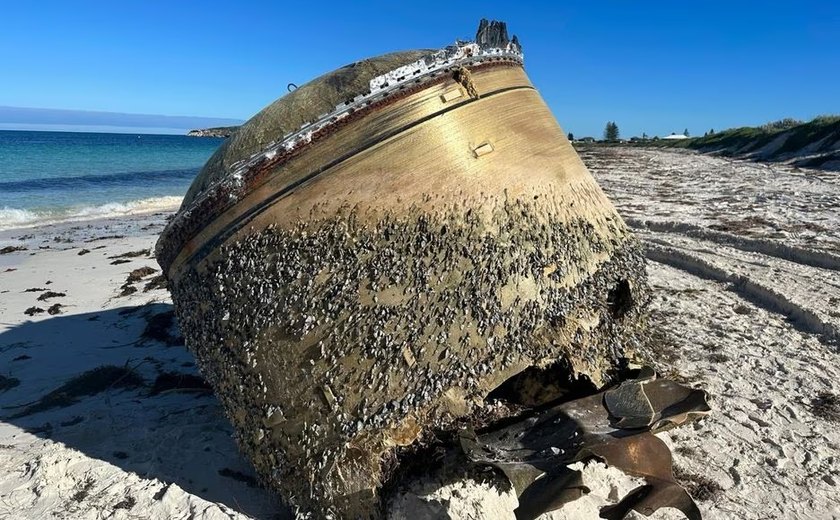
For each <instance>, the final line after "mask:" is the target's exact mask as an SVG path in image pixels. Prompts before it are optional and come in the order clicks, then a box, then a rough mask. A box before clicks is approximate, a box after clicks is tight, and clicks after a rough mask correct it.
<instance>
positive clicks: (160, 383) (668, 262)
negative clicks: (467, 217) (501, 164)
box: [0, 147, 840, 519]
mask: <svg viewBox="0 0 840 520" xmlns="http://www.w3.org/2000/svg"><path fill="white" fill-rule="evenodd" d="M581 155H582V157H583V159H584V162H585V163H586V164H587V166H588V167H589V168H590V170H591V171H592V173H593V175H594V176H595V177H596V179H597V180H598V182H599V183H600V184H601V186H602V187H603V188H604V190H605V191H606V192H607V194H608V195H609V196H610V198H611V199H612V200H613V202H614V203H615V205H616V206H617V207H618V209H619V211H620V213H621V214H622V216H623V217H624V218H625V219H626V220H627V221H628V223H629V224H630V225H631V226H632V227H633V228H635V229H636V231H637V233H638V236H639V238H640V239H641V240H642V242H643V243H644V245H645V246H646V248H647V251H648V256H649V259H651V261H650V262H649V267H648V273H649V277H650V284H651V286H652V287H653V289H654V299H653V302H652V303H651V312H652V316H653V320H654V321H655V322H656V323H658V324H659V325H661V328H662V330H663V333H662V335H661V338H658V339H661V341H658V342H657V345H658V347H657V350H656V351H654V352H649V353H646V354H647V361H648V362H649V363H653V364H654V366H655V368H657V369H658V370H660V371H662V372H663V373H667V374H669V375H670V376H671V377H675V378H678V379H680V380H683V381H687V382H688V383H690V384H691V385H694V386H698V387H701V388H704V389H706V390H707V391H708V392H709V394H710V395H711V396H712V406H713V408H714V411H713V413H712V414H711V415H710V416H709V417H708V418H705V419H703V420H701V421H700V422H699V423H696V424H695V425H693V426H688V427H684V428H680V429H677V430H673V431H671V432H669V433H664V434H660V436H661V437H662V438H663V439H665V440H666V442H668V443H669V445H670V446H671V447H672V451H673V452H674V458H675V466H676V467H677V470H678V471H677V477H678V480H680V481H681V482H682V483H683V484H684V485H685V486H686V487H687V489H688V490H689V491H690V492H691V493H692V495H693V496H694V498H695V499H696V500H697V502H698V504H699V506H700V509H701V511H702V512H703V515H704V518H707V519H715V518H748V519H767V518H796V519H806V518H809V519H810V518H820V519H822V518H840V455H838V453H840V452H838V446H840V359H838V348H840V347H839V346H838V345H840V178H838V177H837V175H836V174H832V173H824V174H823V173H820V172H816V171H808V170H795V169H792V168H790V167H787V166H777V165H767V164H759V163H748V162H741V161H732V160H728V159H723V158H716V157H710V156H705V155H698V154H693V153H686V152H673V151H660V150H646V149H636V148H627V147H597V148H589V149H584V150H582V151H581ZM169 215H170V213H168V212H159V213H151V214H143V215H135V216H131V217H123V218H118V219H101V220H94V221H86V222H79V223H72V222H70V223H64V224H59V225H54V226H42V227H35V228H28V229H17V230H15V229H12V230H6V231H2V232H0V250H2V251H4V253H3V254H0V376H2V379H0V518H67V519H70V518H74V519H75V518H91V519H93V518H118V519H119V518H161V519H163V518H184V519H186V518H191V519H215V518H225V519H228V518H243V519H244V518H255V519H273V518H287V517H289V512H288V511H286V510H285V508H284V507H283V506H282V505H281V503H280V502H279V500H277V499H276V498H274V497H272V496H271V495H270V494H269V493H268V492H267V491H264V490H262V489H260V488H259V487H258V486H257V485H256V481H255V476H254V473H253V470H252V469H251V468H250V465H249V463H248V462H247V461H246V460H245V458H244V457H243V456H242V455H240V454H239V452H238V450H237V447H236V443H235V440H234V439H233V437H232V435H233V430H232V428H231V426H230V425H229V423H228V422H227V420H226V419H225V417H224V416H223V414H222V411H221V408H220V405H219V403H218V401H217V400H216V398H215V397H214V396H213V394H212V392H210V391H209V390H208V389H207V388H206V387H204V386H203V385H202V381H201V380H200V379H199V378H198V377H197V376H198V375H199V374H198V372H197V369H196V366H195V363H194V360H193V358H192V356H191V354H190V353H189V352H188V351H187V350H186V348H185V347H184V345H183V342H182V340H181V338H180V335H179V333H178V330H177V325H176V324H175V323H174V319H173V316H172V306H171V302H170V299H169V294H168V292H167V291H166V290H165V288H163V287H161V284H160V282H161V279H160V278H158V277H159V275H160V274H161V273H160V267H159V266H158V265H157V263H156V262H155V260H154V257H153V248H154V243H155V241H156V239H157V235H158V233H159V232H160V230H161V229H162V228H163V226H164V225H165V220H166V218H167V216H169ZM144 268H148V269H144ZM132 273H134V274H133V276H132ZM130 277H131V280H134V281H130V280H129V278H130ZM38 309H40V311H39V310H38ZM28 310H29V313H27V311H28ZM101 367H105V368H101ZM97 369H98V370H97ZM90 371H95V372H90ZM83 375H84V377H81V378H80V377H79V376H83ZM592 473H594V474H595V475H596V477H597V475H599V474H600V475H603V473H604V472H603V471H601V472H600V473H598V472H594V471H593V472H592ZM621 485H623V484H622V483H621V479H615V481H614V482H612V481H610V482H607V483H606V484H604V485H602V486H600V487H598V486H592V487H593V496H592V497H585V498H584V499H581V500H585V501H588V503H589V505H590V507H589V508H588V509H587V508H585V507H584V504H576V503H572V504H569V505H567V506H566V507H565V508H564V509H563V510H561V511H558V512H555V513H552V514H549V515H546V517H548V518H556V519H560V518H572V517H575V516H574V514H572V513H571V512H572V511H577V512H578V513H575V514H578V515H579V514H582V513H580V511H589V512H590V513H591V512H592V511H597V508H596V507H595V506H597V505H598V504H605V503H609V502H611V501H612V502H614V501H616V499H617V497H616V493H615V489H614V488H615V487H616V486H621ZM466 488H467V492H465V493H456V494H454V496H455V498H453V494H447V495H445V496H444V494H439V495H436V496H429V497H427V499H428V500H432V501H434V500H449V501H450V505H448V506H447V507H451V511H452V517H453V518H477V517H481V515H482V511H485V512H487V511H489V509H487V510H483V509H482V507H484V506H483V505H482V504H473V505H472V506H470V507H460V509H459V500H460V501H461V505H463V500H467V499H466V498H462V499H458V498H457V497H458V496H461V497H466V496H468V495H469V493H479V492H477V491H476V489H475V486H466ZM478 496H480V493H479V495H478ZM598 496H600V498H598ZM511 498H512V502H511V500H510V499H511ZM503 502H504V501H503ZM504 503H507V504H511V503H512V504H513V506H514V507H515V497H508V499H507V502H504ZM486 506H487V507H488V508H489V507H496V508H498V507H499V503H498V502H496V503H494V504H487V505H486ZM575 508H577V509H575ZM502 509H504V508H502ZM509 509H510V507H509ZM459 511H460V512H459ZM487 514H488V515H489V514H490V513H489V512H487ZM493 514H494V517H497V518H499V517H501V518H504V517H505V516H504V511H503V512H502V513H499V509H496V513H493ZM470 515H472V516H470ZM476 515H478V516H476ZM499 515H502V516H499ZM508 517H509V518H513V516H512V512H511V513H510V515H509V516H508ZM678 517H679V516H677V515H673V514H672V512H671V511H662V512H660V513H658V514H657V515H654V516H653V517H652V518H678Z"/></svg>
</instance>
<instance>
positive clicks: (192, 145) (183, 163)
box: [0, 130, 222, 229]
mask: <svg viewBox="0 0 840 520" xmlns="http://www.w3.org/2000/svg"><path fill="white" fill-rule="evenodd" d="M221 143H222V139H215V138H204V137H187V136H180V135H147V134H143V135H141V134H103V133H81V132H38V131H5V130H0V229H8V228H14V227H24V226H29V225H33V224H39V223H45V222H54V221H61V220H69V219H88V218H96V217H104V216H115V215H123V214H127V213H133V212H139V211H151V210H155V209H158V208H168V207H173V206H177V205H178V204H179V203H180V200H181V198H182V197H183V195H184V193H186V191H187V188H188V187H189V185H190V183H191V182H192V180H193V178H194V177H195V175H196V173H198V170H199V169H200V168H201V166H202V165H203V164H204V163H205V161H207V159H208V158H209V157H210V156H211V155H212V154H213V152H214V151H215V150H216V148H218V146H219V145H220V144H221Z"/></svg>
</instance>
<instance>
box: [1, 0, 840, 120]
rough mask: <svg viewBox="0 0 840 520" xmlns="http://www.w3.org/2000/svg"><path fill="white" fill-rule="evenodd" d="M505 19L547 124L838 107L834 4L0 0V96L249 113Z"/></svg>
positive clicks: (194, 112) (799, 114)
mask: <svg viewBox="0 0 840 520" xmlns="http://www.w3.org/2000/svg"><path fill="white" fill-rule="evenodd" d="M482 17H486V18H495V19H500V20H504V21H506V22H508V27H509V30H510V31H511V32H512V33H515V34H517V35H519V37H520V40H521V42H522V44H523V47H524V51H525V57H526V69H527V71H528V74H529V75H530V77H531V79H532V80H533V82H534V83H535V84H536V86H537V87H538V88H539V89H540V92H541V93H542V94H543V96H544V98H545V99H546V101H547V102H548V104H549V106H550V107H551V109H552V110H553V112H554V114H555V115H556V117H557V119H558V120H559V121H560V124H561V125H562V126H563V127H564V128H565V129H566V130H567V131H571V132H574V133H575V134H576V135H577V136H583V135H596V136H597V135H600V133H601V132H602V130H603V127H604V124H605V123H606V121H608V120H614V121H616V122H617V123H618V125H619V128H620V129H621V133H622V135H623V136H631V135H638V134H641V133H642V132H647V133H648V134H649V135H655V134H658V135H666V134H669V133H671V132H681V131H682V130H683V129H684V128H686V127H687V128H688V129H689V130H690V131H691V132H692V133H694V134H697V133H703V132H704V131H706V130H708V129H710V128H715V129H717V130H720V129H724V128H728V127H733V126H742V125H756V124H761V123H763V122H767V121H769V120H774V119H780V118H783V117H796V118H800V119H809V118H811V117H814V116H816V115H819V114H824V113H838V112H840V29H839V28H840V2H836V1H830V0H827V1H823V2H813V1H798V2H774V1H765V2H747V1H739V0H729V1H727V2H718V1H687V0H686V1H677V0H672V1H669V2H618V1H615V2H577V1H560V2H522V1H511V0H508V1H506V2H496V1H491V0H484V1H482V2H440V3H433V4H430V3H428V2H405V1H402V2H394V1H390V2H369V3H362V2H342V3H331V2H328V1H324V0H321V1H318V2H314V1H312V2H294V3H293V2H279V1H273V2H269V1H265V2H261V1H250V2H249V1H244V0H243V1H230V0H226V1H224V2H216V1H208V0H205V1H201V2H197V1H195V2H193V1H189V2H188V1H178V2H173V1H157V0H149V1H142V2H114V1H113V0H110V1H107V2H105V1H102V2H100V1H92V0H90V1H78V2H68V1H63V2H45V1H36V0H33V1H31V2H28V1H27V2H7V3H4V5H3V9H2V21H0V25H2V29H0V79H1V80H0V105H6V106H22V107H41V108H62V109H77V110H102V111H114V112H128V113H147V114H166V115H189V116H212V117H225V118H240V119H247V118H248V117H250V116H251V115H253V114H254V113H255V112H257V111H258V110H260V109H261V108H262V107H263V106H265V105H266V104H268V103H270V102H271V101H273V100H274V99H276V98H277V97H279V96H280V95H282V94H283V93H284V92H285V89H286V85H287V84H288V83H289V82H294V83H298V84H301V83H304V82H305V81H307V80H308V79H311V78H313V77H315V76H317V75H319V74H321V73H324V72H327V71H329V70H332V69H334V68H336V67H339V66H341V65H344V64H346V63H349V62H352V61H355V60H357V59H360V58H364V57H368V56H372V55H377V54H381V53H384V52H390V51H394V50H400V49H409V48H429V47H431V48H438V47H441V46H444V45H446V44H449V43H451V42H452V41H453V40H454V39H455V38H458V37H460V38H464V39H466V38H471V37H472V36H473V35H474V32H475V28H476V26H477V24H478V20H479V19H480V18H482Z"/></svg>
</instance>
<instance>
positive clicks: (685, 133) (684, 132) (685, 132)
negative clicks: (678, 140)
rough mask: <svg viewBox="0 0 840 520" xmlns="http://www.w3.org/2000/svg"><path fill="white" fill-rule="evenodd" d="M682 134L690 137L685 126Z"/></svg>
mask: <svg viewBox="0 0 840 520" xmlns="http://www.w3.org/2000/svg"><path fill="white" fill-rule="evenodd" d="M683 135H684V136H686V137H691V136H690V135H689V133H688V128H686V129H685V130H683Z"/></svg>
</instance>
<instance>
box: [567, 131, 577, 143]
mask: <svg viewBox="0 0 840 520" xmlns="http://www.w3.org/2000/svg"><path fill="white" fill-rule="evenodd" d="M566 137H568V138H569V141H574V140H575V134H573V133H571V132H569V135H567V136H566Z"/></svg>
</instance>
